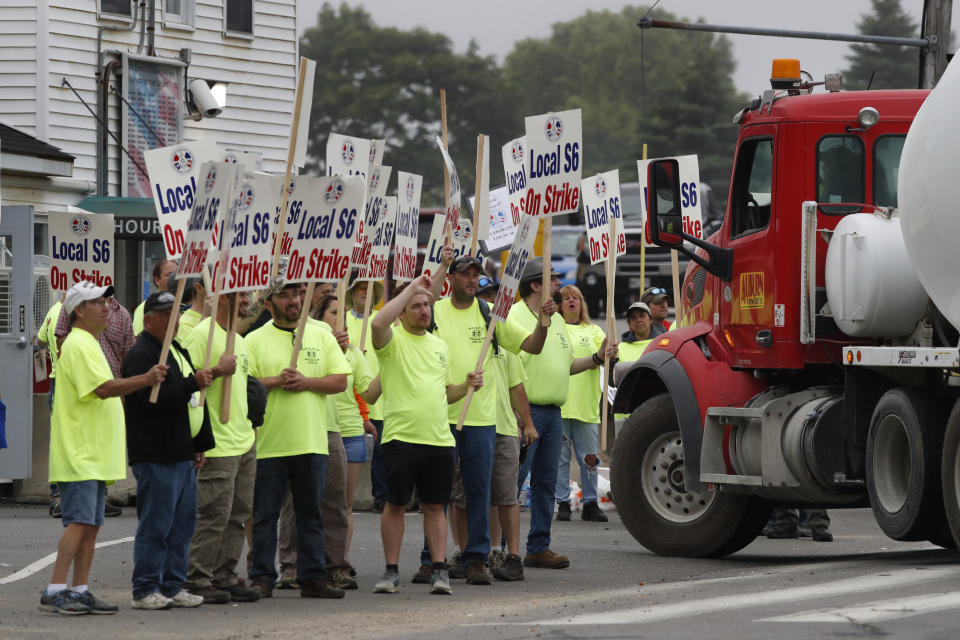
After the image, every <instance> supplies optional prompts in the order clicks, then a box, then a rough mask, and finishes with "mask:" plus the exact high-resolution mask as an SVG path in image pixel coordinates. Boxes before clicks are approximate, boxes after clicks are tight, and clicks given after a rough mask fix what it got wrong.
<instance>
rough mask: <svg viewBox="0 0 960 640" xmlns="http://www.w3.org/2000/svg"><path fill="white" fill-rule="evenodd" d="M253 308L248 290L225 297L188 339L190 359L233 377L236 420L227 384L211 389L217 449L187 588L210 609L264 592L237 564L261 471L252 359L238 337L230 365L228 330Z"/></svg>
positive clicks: (201, 498) (202, 483)
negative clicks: (251, 411)
mask: <svg viewBox="0 0 960 640" xmlns="http://www.w3.org/2000/svg"><path fill="white" fill-rule="evenodd" d="M249 304H250V297H249V295H248V294H247V293H246V292H245V291H241V292H237V293H230V294H226V295H221V296H220V298H219V300H218V304H217V316H216V318H204V319H203V320H201V321H200V322H199V323H198V324H197V326H195V327H194V328H193V330H192V331H190V333H188V334H187V337H186V339H185V344H184V346H185V347H186V349H187V352H188V353H189V354H190V360H191V361H193V362H196V363H203V362H205V358H206V355H207V351H210V362H220V363H221V364H222V366H223V367H224V370H223V372H222V373H223V374H224V376H227V375H232V376H233V382H232V383H231V387H230V397H229V403H230V416H229V419H228V420H227V421H226V422H223V421H222V420H221V416H220V405H221V404H222V401H223V391H224V380H225V378H223V377H218V378H217V379H216V380H214V381H213V383H212V384H211V385H210V387H209V388H208V389H207V397H206V403H207V410H208V412H209V414H210V424H211V426H212V427H213V437H214V439H215V440H216V443H217V446H216V447H215V448H214V449H211V450H210V451H208V452H207V454H206V458H207V460H206V463H205V464H204V465H203V467H202V468H201V469H200V470H199V471H198V472H197V527H196V530H195V531H194V534H193V537H192V538H191V540H190V569H189V571H188V572H187V587H188V588H189V589H190V593H193V594H194V595H199V596H203V602H204V604H226V603H227V602H230V601H231V600H233V601H234V602H254V601H256V600H259V599H260V592H259V591H257V590H256V589H251V588H249V587H246V586H245V585H244V584H243V583H242V582H241V581H240V580H238V579H237V562H238V561H239V559H240V552H241V551H242V550H243V539H244V530H243V525H244V523H245V522H246V521H247V519H248V518H249V517H250V515H251V514H252V513H253V482H254V477H255V475H256V471H257V450H256V446H255V443H254V440H255V436H254V431H253V427H252V425H251V423H250V419H249V418H248V417H247V375H248V374H249V371H250V357H249V355H248V352H247V345H246V342H244V339H243V337H241V336H236V342H235V344H234V355H233V357H232V358H230V357H228V358H226V359H225V360H224V359H222V358H221V357H222V356H223V355H224V353H225V352H226V350H227V349H226V343H227V327H228V326H229V323H230V320H231V318H233V316H234V309H235V308H236V313H237V314H239V315H244V314H245V313H246V311H247V307H248V306H249ZM211 322H215V323H216V324H215V326H214V332H213V340H212V341H211V342H210V343H209V344H207V336H208V335H209V333H210V323H211Z"/></svg>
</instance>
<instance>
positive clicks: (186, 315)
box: [167, 272, 207, 343]
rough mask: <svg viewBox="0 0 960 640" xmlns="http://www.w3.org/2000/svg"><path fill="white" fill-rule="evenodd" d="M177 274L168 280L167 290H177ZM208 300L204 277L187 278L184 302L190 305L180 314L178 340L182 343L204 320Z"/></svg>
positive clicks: (184, 288)
mask: <svg viewBox="0 0 960 640" xmlns="http://www.w3.org/2000/svg"><path fill="white" fill-rule="evenodd" d="M176 289H177V274H176V272H174V273H173V274H172V275H171V276H170V278H169V280H167V291H176ZM206 301H207V288H206V286H204V284H203V279H202V278H187V283H186V285H184V287H183V300H182V301H181V302H182V303H183V304H189V305H190V307H189V308H188V309H187V310H186V311H184V312H183V313H181V314H180V319H179V323H180V325H179V327H180V328H179V329H177V342H180V343H182V342H183V341H184V340H185V339H186V337H187V334H188V333H190V332H191V331H192V330H193V328H194V327H195V326H197V325H198V324H200V321H201V320H203V306H204V304H205V303H206Z"/></svg>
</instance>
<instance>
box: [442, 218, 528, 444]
mask: <svg viewBox="0 0 960 640" xmlns="http://www.w3.org/2000/svg"><path fill="white" fill-rule="evenodd" d="M539 223H540V221H539V220H538V219H537V218H534V217H533V216H523V218H522V221H521V223H520V228H519V229H518V230H517V236H516V239H514V241H513V247H511V249H510V256H509V257H508V258H507V266H506V267H505V268H504V271H503V279H502V280H501V282H500V289H498V290H497V297H496V298H495V299H494V302H493V308H492V309H491V310H490V324H489V325H487V335H486V337H484V339H483V345H482V346H481V347H480V357H479V358H478V359H477V366H476V368H475V369H474V372H476V373H480V371H482V370H483V363H484V360H485V359H486V357H487V350H488V349H489V348H490V343H491V342H492V341H493V334H494V332H495V331H496V328H497V322H505V321H506V320H507V315H508V314H509V313H510V308H511V307H512V306H513V302H514V299H515V298H516V296H517V287H518V286H519V285H520V276H521V275H523V267H524V266H525V265H526V264H527V259H528V258H529V257H530V254H531V253H533V243H534V241H535V240H536V238H537V225H538V224H539ZM471 398H473V387H472V386H468V387H467V395H466V396H464V399H463V409H461V411H460V417H459V418H458V419H457V431H460V430H461V429H463V421H464V420H466V418H467V411H468V410H469V409H470V400H471Z"/></svg>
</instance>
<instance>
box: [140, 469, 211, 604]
mask: <svg viewBox="0 0 960 640" xmlns="http://www.w3.org/2000/svg"><path fill="white" fill-rule="evenodd" d="M133 475H134V477H135V478H136V479H137V520H138V521H139V522H138V524H137V535H136V537H135V538H134V541H133V597H134V599H136V600H139V599H140V598H144V597H146V596H148V595H150V594H151V593H156V592H158V591H159V592H160V593H161V594H163V595H165V596H167V597H168V598H170V597H173V596H175V595H176V594H177V593H178V592H179V591H180V589H181V588H183V583H184V582H185V581H186V579H187V565H188V563H189V560H190V538H191V537H192V536H193V530H194V527H195V526H196V523H197V477H196V474H195V473H194V471H193V461H192V460H185V461H183V462H137V463H136V464H134V465H133Z"/></svg>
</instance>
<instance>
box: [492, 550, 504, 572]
mask: <svg viewBox="0 0 960 640" xmlns="http://www.w3.org/2000/svg"><path fill="white" fill-rule="evenodd" d="M506 559H507V554H506V553H504V552H503V551H502V550H500V549H497V550H496V551H491V552H490V556H489V560H490V570H491V571H493V570H494V569H496V568H497V567H502V566H503V562H504V560H506Z"/></svg>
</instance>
